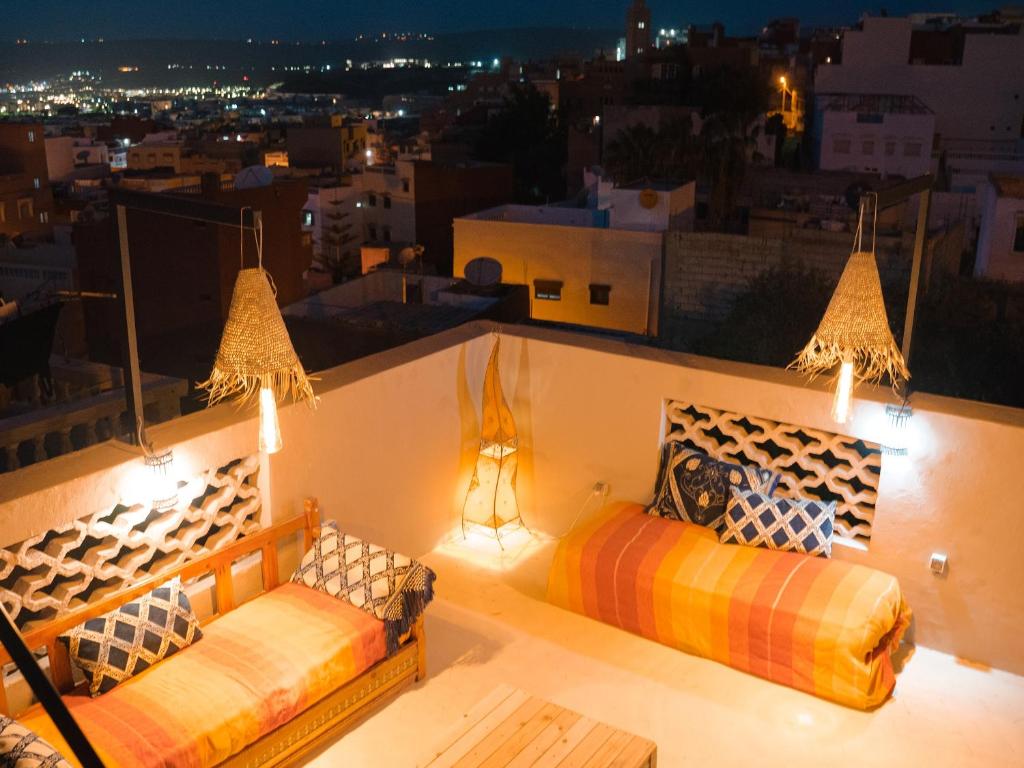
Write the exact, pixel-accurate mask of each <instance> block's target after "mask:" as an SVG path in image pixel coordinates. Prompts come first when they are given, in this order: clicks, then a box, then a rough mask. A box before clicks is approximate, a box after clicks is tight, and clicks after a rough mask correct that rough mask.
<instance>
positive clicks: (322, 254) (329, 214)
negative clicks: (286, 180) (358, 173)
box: [302, 177, 363, 271]
mask: <svg viewBox="0 0 1024 768" xmlns="http://www.w3.org/2000/svg"><path fill="white" fill-rule="evenodd" d="M357 178H358V177H357ZM302 231H303V232H308V233H309V234H310V235H311V236H312V240H313V261H314V262H315V263H318V264H320V265H321V266H322V267H323V268H324V269H325V270H327V271H332V270H334V269H341V268H342V267H343V265H345V264H346V263H348V262H351V263H352V264H355V263H357V262H358V258H359V246H360V245H361V244H362V243H363V222H362V215H361V211H360V187H359V186H358V185H357V184H354V183H353V182H352V180H351V178H343V179H337V178H335V179H330V180H322V181H320V182H313V183H312V184H311V185H310V187H309V192H308V196H307V198H306V205H305V206H304V207H303V209H302Z"/></svg>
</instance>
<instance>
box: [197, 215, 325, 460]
mask: <svg viewBox="0 0 1024 768" xmlns="http://www.w3.org/2000/svg"><path fill="white" fill-rule="evenodd" d="M262 234H263V233H262V227H260V228H259V229H258V230H257V234H256V243H257V252H258V254H259V266H257V267H255V268H251V269H240V270H239V271H238V277H237V278H236V280H235V288H234V291H233V292H232V294H231V306H230V308H229V309H228V319H227V322H226V323H225V324H224V334H223V335H222V336H221V340H220V348H219V349H218V350H217V358H216V360H215V362H214V365H213V371H212V372H211V373H210V378H208V379H207V380H206V381H203V382H201V383H199V384H198V385H197V386H198V387H199V388H201V389H205V390H207V391H208V392H209V395H208V401H209V402H208V404H209V405H215V404H217V403H219V402H220V401H222V400H224V399H228V398H230V399H234V400H236V401H237V402H238V403H239V404H240V405H245V404H247V403H251V402H253V401H256V400H258V402H259V406H260V449H261V450H264V451H266V452H267V453H276V452H277V451H278V450H280V449H281V435H280V428H279V427H278V422H277V403H278V402H279V401H280V400H282V399H284V398H285V397H286V396H289V395H290V396H291V398H292V400H293V401H296V400H305V401H306V402H307V403H308V404H309V405H310V407H316V396H315V395H314V394H313V387H312V384H311V383H310V378H309V377H308V376H307V375H306V371H305V370H304V369H303V367H302V363H301V362H299V356H298V355H297V354H296V353H295V348H294V347H293V346H292V341H291V338H290V337H289V336H288V329H287V328H286V327H285V324H284V318H282V317H281V311H280V310H279V309H278V307H277V299H276V294H277V291H276V289H275V288H274V286H273V283H272V280H271V277H270V274H269V273H268V272H267V271H266V270H264V269H263V247H262V246H263V237H262Z"/></svg>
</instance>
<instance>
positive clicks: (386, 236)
mask: <svg viewBox="0 0 1024 768" xmlns="http://www.w3.org/2000/svg"><path fill="white" fill-rule="evenodd" d="M380 239H381V240H383V241H384V242H385V243H390V242H391V227H381V228H380Z"/></svg>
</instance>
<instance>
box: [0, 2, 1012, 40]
mask: <svg viewBox="0 0 1024 768" xmlns="http://www.w3.org/2000/svg"><path fill="white" fill-rule="evenodd" d="M626 4H627V0H563V1H562V2H554V1H553V0H505V1H504V2H501V1H500V0H499V1H498V2H495V0H477V1H475V2H474V1H471V0H425V1H421V2H413V1H411V0H370V1H369V2H367V0H360V1H359V2H350V1H347V0H275V1H271V0H248V1H247V0H235V1H233V2H226V1H225V0H205V1H204V0H177V2H174V1H170V0H116V2H115V0H34V1H32V0H29V1H28V2H13V0H0V6H2V7H3V17H4V18H3V24H2V31H0V40H5V41H10V40H13V39H15V38H18V37H28V38H30V39H36V40H41V39H48V40H72V39H77V38H81V37H87V38H95V37H104V38H106V39H116V38H224V39H243V38H246V37H256V38H264V39H266V38H271V37H279V38H282V39H289V40H319V39H322V38H327V39H335V40H339V39H350V38H351V37H353V36H355V35H356V34H357V33H366V32H378V31H415V32H448V31H468V30H477V29H492V28H496V27H524V26H580V27H598V28H608V27H618V26H620V25H621V24H622V23H623V18H624V15H625V7H626ZM648 5H649V6H650V7H651V10H652V14H653V25H654V27H655V28H658V27H670V26H682V25H683V24H686V23H697V24H704V23H709V22H711V21H715V20H720V21H722V22H724V23H725V24H726V27H727V29H728V30H730V31H733V32H736V33H749V32H752V31H755V30H756V29H758V28H759V27H760V26H761V24H763V23H764V22H765V21H766V20H768V19H770V18H773V17H777V16H797V17H799V18H800V19H801V21H802V22H803V23H804V24H811V25H813V24H828V23H851V22H854V21H856V19H857V18H858V17H859V16H860V14H861V13H862V12H863V11H865V10H871V11H872V12H877V11H878V10H879V8H881V7H885V8H886V9H887V10H888V11H889V13H890V14H891V15H902V14H906V13H908V12H911V11H920V10H929V11H935V10H941V11H959V12H962V13H976V12H978V11H981V10H987V9H989V8H990V7H994V6H996V5H998V3H996V2H994V0H992V2H989V3H985V2H980V3H979V2H973V3H972V2H970V1H969V0H967V1H965V0H960V1H959V2H941V3H935V2H929V1H928V0H924V1H923V2H913V0H910V1H902V2H893V3H886V4H885V5H884V6H881V5H865V4H864V2H863V0H833V2H829V3H823V2H821V0H765V1H764V2H761V3H756V4H755V3H751V2H750V1H749V0H746V1H744V0H718V1H717V2H714V3H707V2H692V0H691V1H689V2H688V1H685V0H684V1H681V0H648Z"/></svg>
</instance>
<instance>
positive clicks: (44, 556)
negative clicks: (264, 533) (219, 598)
mask: <svg viewBox="0 0 1024 768" xmlns="http://www.w3.org/2000/svg"><path fill="white" fill-rule="evenodd" d="M258 471H259V458H258V457H257V456H249V457H246V458H244V459H239V460H236V461H233V462H232V463H230V464H228V465H227V466H225V467H221V468H220V469H211V470H208V471H206V472H204V473H203V474H202V475H201V476H200V477H198V478H196V480H195V481H194V482H190V483H189V484H188V485H187V486H186V488H183V489H182V493H184V492H185V491H189V493H188V494H187V495H188V496H190V497H191V501H189V500H187V499H186V498H184V496H182V495H181V494H179V498H180V501H179V503H178V505H177V506H176V507H175V508H174V509H169V510H166V511H156V510H151V509H148V508H147V507H148V505H147V506H145V507H144V506H143V505H141V504H136V505H134V506H131V507H126V506H124V505H120V504H119V505H117V506H116V507H114V508H113V509H112V510H107V511H103V512H98V513H96V514H94V515H90V516H87V517H82V518H79V519H78V520H75V521H73V522H70V523H68V524H66V525H65V526H63V527H61V528H58V529H54V530H50V531H46V532H45V533H42V534H40V535H38V536H33V537H32V538H29V539H26V540H25V541H23V542H21V543H20V544H15V545H14V546H10V547H7V548H5V549H0V601H2V602H3V605H4V607H5V608H6V609H7V612H8V613H9V614H10V616H11V618H12V619H14V621H15V623H17V624H18V626H19V627H20V628H22V629H29V628H31V627H32V626H33V625H35V624H38V623H40V622H44V621H49V620H51V619H53V618H55V617H56V616H59V615H60V614H61V613H63V612H65V611H67V610H68V608H69V607H75V606H77V605H80V604H81V603H83V602H87V601H88V600H89V598H90V597H93V596H96V597H99V596H101V595H102V594H104V593H106V592H109V591H111V590H115V589H118V588H120V587H123V586H127V585H129V584H131V583H133V582H135V581H137V580H139V579H140V578H144V577H145V576H148V575H151V574H156V573H160V572H162V571H165V570H167V569H169V568H172V567H174V566H176V565H178V564H181V563H185V562H188V561H190V560H194V559H195V558H197V557H199V556H201V555H205V554H208V553H209V552H212V551H215V550H217V549H220V548H221V547H224V546H225V545H227V544H229V543H231V542H233V541H235V540H236V539H239V538H241V537H243V536H246V535H248V534H249V533H252V532H253V531H255V530H257V529H258V528H259V514H260V506H261V499H260V492H259V489H258V487H257V483H256V480H257V474H258Z"/></svg>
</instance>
